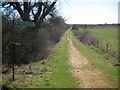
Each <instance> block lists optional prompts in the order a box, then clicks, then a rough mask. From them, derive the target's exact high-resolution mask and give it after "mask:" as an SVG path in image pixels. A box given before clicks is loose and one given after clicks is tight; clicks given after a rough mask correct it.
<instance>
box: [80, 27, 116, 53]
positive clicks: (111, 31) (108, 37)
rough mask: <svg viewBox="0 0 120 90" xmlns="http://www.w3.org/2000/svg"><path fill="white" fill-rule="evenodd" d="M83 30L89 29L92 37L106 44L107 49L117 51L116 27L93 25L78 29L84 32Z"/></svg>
mask: <svg viewBox="0 0 120 90" xmlns="http://www.w3.org/2000/svg"><path fill="white" fill-rule="evenodd" d="M84 30H86V31H89V32H90V33H91V34H92V36H93V37H95V38H97V39H98V40H100V42H101V43H103V44H104V45H105V44H108V45H109V49H111V50H112V51H118V28H116V27H101V28H97V27H93V28H87V29H83V28H80V29H79V31H80V32H81V31H82V32H84Z"/></svg>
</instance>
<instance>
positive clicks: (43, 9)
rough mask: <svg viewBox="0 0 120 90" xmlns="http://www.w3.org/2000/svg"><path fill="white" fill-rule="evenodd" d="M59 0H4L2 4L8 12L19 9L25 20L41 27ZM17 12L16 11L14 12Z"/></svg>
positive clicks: (21, 16)
mask: <svg viewBox="0 0 120 90" xmlns="http://www.w3.org/2000/svg"><path fill="white" fill-rule="evenodd" d="M57 1H58V0H54V1H53V2H51V1H50V0H46V1H45V0H44V1H43V0H20V1H19V0H11V2H7V1H5V0H2V2H1V4H0V5H1V6H2V8H4V9H5V10H6V11H7V13H6V14H9V15H11V12H13V11H15V10H16V11H17V12H18V14H19V15H20V18H21V19H22V20H23V21H32V22H34V23H35V26H36V27H39V26H40V24H41V23H42V22H43V20H44V19H45V18H46V16H47V15H49V14H50V12H51V11H54V9H55V4H56V2H57ZM14 13H15V12H14Z"/></svg>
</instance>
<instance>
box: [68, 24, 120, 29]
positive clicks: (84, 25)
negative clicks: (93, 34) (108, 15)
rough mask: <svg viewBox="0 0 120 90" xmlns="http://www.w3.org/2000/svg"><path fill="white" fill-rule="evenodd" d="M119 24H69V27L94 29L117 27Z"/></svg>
mask: <svg viewBox="0 0 120 90" xmlns="http://www.w3.org/2000/svg"><path fill="white" fill-rule="evenodd" d="M118 26H120V24H69V27H72V28H74V29H78V28H95V27H98V28H99V27H116V28H117V27H118Z"/></svg>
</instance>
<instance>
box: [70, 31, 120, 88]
mask: <svg viewBox="0 0 120 90" xmlns="http://www.w3.org/2000/svg"><path fill="white" fill-rule="evenodd" d="M68 32H69V37H70V38H71V40H72V41H73V43H74V45H75V46H76V48H77V49H78V50H79V51H80V52H81V53H82V54H83V55H84V56H86V58H88V59H89V60H90V62H92V63H93V67H94V68H97V69H99V70H101V71H102V72H103V73H104V74H105V75H106V76H107V77H108V79H109V80H110V81H109V82H110V83H111V85H112V86H113V87H117V85H118V69H117V67H115V66H112V65H111V64H109V63H107V60H106V59H105V58H104V57H103V56H104V54H101V53H99V52H96V51H95V50H94V49H91V48H89V47H88V46H87V45H85V44H83V43H81V42H79V41H78V40H77V39H76V38H75V37H74V36H73V34H72V31H71V30H69V31H68Z"/></svg>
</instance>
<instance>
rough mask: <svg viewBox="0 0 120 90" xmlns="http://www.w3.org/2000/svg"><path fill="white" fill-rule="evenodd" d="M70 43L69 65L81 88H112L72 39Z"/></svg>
mask: <svg viewBox="0 0 120 90" xmlns="http://www.w3.org/2000/svg"><path fill="white" fill-rule="evenodd" d="M67 39H68V41H69V45H68V50H69V61H68V63H69V65H70V71H71V73H72V75H73V77H75V78H76V79H77V80H78V84H79V86H80V87H81V88H107V87H109V88H110V87H111V86H110V85H109V84H108V83H107V82H106V78H105V75H103V73H102V72H100V71H99V70H97V69H95V68H93V67H92V64H91V63H90V62H89V60H88V59H87V58H86V57H84V56H83V55H82V54H81V53H80V52H79V51H78V50H77V49H76V48H75V46H74V44H73V42H72V41H71V39H70V38H69V37H68V33H67Z"/></svg>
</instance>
